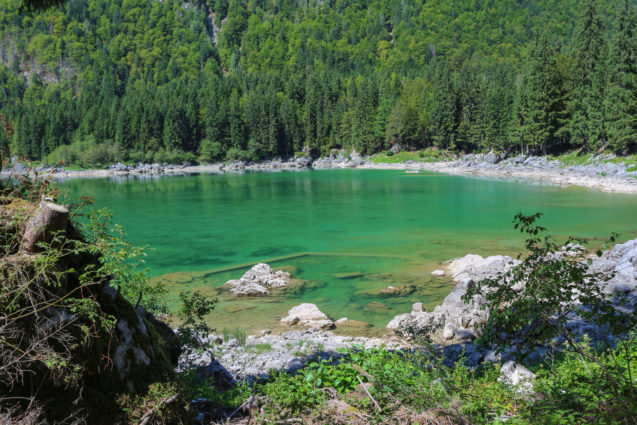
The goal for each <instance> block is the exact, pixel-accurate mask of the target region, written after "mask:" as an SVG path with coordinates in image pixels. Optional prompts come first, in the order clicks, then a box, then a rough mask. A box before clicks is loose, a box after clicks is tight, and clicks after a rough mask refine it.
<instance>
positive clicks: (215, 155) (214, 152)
mask: <svg viewBox="0 0 637 425" xmlns="http://www.w3.org/2000/svg"><path fill="white" fill-rule="evenodd" d="M223 154H224V152H223V146H222V145H221V143H220V142H213V141H212V140H209V139H204V140H202V141H201V145H200V146H199V160H200V161H201V162H215V161H220V160H221V159H223Z"/></svg>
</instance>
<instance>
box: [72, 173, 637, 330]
mask: <svg viewBox="0 0 637 425" xmlns="http://www.w3.org/2000/svg"><path fill="white" fill-rule="evenodd" d="M61 186H62V190H63V192H64V193H65V194H67V195H69V196H73V197H79V196H92V197H93V198H94V199H95V200H96V205H97V206H98V207H102V206H107V207H108V208H110V209H111V210H112V211H113V212H114V213H115V220H114V221H115V222H116V223H119V224H121V225H122V226H124V229H125V230H126V232H127V233H128V236H129V240H130V241H131V242H132V243H134V244H136V245H146V246H148V247H150V249H149V250H148V258H147V266H148V267H149V269H150V271H151V276H153V277H154V278H156V279H161V280H162V281H164V282H166V283H167V285H168V287H169V289H170V296H169V297H168V299H167V303H168V304H169V306H174V302H175V298H176V297H175V294H176V293H177V292H179V291H180V290H190V289H201V290H203V291H205V292H206V293H210V294H218V295H219V296H220V303H219V305H218V306H217V308H216V311H215V312H214V313H213V315H212V316H211V317H210V321H211V322H212V324H213V325H215V326H216V327H217V328H219V329H221V328H224V327H226V328H233V327H241V328H244V329H245V330H247V331H253V330H255V329H260V328H264V327H270V328H276V326H277V323H278V319H279V318H281V317H283V316H285V315H286V312H287V310H288V309H289V308H290V307H292V306H294V305H296V304H299V303H301V302H311V303H314V304H317V305H318V307H319V308H320V309H321V310H322V311H324V312H325V313H327V314H328V315H329V316H330V317H332V318H333V319H338V318H340V317H349V318H350V319H356V320H359V321H364V322H368V323H371V324H372V325H374V326H376V327H384V326H385V325H386V324H387V322H388V321H389V320H390V319H391V318H392V317H393V316H394V315H396V314H399V313H405V312H408V311H410V310H411V305H412V303H414V302H416V301H422V302H423V303H424V304H425V307H426V308H428V309H431V308H433V307H434V306H435V305H436V304H438V303H439V302H440V301H441V300H442V299H443V298H444V297H445V296H446V295H447V294H448V292H449V290H450V288H451V287H452V285H453V283H452V282H450V281H449V280H447V279H444V278H443V279H441V278H432V277H431V276H430V272H431V271H432V270H434V269H436V268H438V267H439V266H438V264H439V263H440V262H443V261H446V260H449V259H451V258H454V257H457V256H462V255H465V254H467V253H476V254H482V255H488V254H495V253H508V254H517V253H519V252H521V251H522V241H523V237H522V235H520V234H519V233H518V232H516V231H514V230H513V227H512V219H513V216H514V215H515V214H516V213H518V212H524V213H527V214H529V213H534V212H538V211H539V212H543V213H544V214H545V215H544V218H543V219H542V221H541V223H542V224H543V225H544V226H546V227H548V228H549V230H550V231H551V232H552V233H553V234H555V235H566V234H572V235H577V236H586V237H607V236H609V235H610V233H611V232H613V231H616V232H619V233H620V234H621V236H622V239H629V238H636V237H637V196H631V195H621V194H609V193H603V192H597V191H592V190H587V189H581V188H559V187H555V186H548V185H537V184H528V183H519V182H504V181H496V180H487V179H478V178H468V177H459V176H449V175H443V174H434V173H422V172H421V173H419V174H408V173H405V172H404V171H381V170H325V171H303V172H280V173H246V174H233V173H227V174H221V175H213V174H201V175H195V176H174V177H161V178H144V179H140V178H134V177H131V178H118V179H76V180H68V181H66V182H64V183H63V184H62V185H61ZM260 261H266V262H268V263H269V264H270V265H272V266H273V267H275V268H284V269H286V270H289V271H291V272H292V273H293V275H294V276H295V277H296V278H298V279H300V281H299V282H297V283H295V284H294V285H293V286H292V287H291V288H290V289H289V290H286V291H285V292H279V293H275V294H274V295H273V296H271V297H267V298H244V299H233V298H231V297H230V296H228V294H226V293H225V292H224V291H222V290H220V288H221V287H222V286H223V284H224V283H225V282H226V281H227V280H229V279H238V278H239V277H241V275H242V274H243V273H244V272H245V270H247V268H249V265H251V264H255V263H257V262H260ZM388 285H392V286H402V285H407V286H411V287H412V290H413V292H411V293H410V294H408V295H403V296H383V295H381V294H379V292H378V291H379V290H380V289H382V288H385V287H387V286H388Z"/></svg>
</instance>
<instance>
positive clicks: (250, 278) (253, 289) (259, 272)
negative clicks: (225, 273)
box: [226, 263, 291, 297]
mask: <svg viewBox="0 0 637 425" xmlns="http://www.w3.org/2000/svg"><path fill="white" fill-rule="evenodd" d="M290 279H291V276H290V273H286V272H283V271H274V270H273V269H272V267H270V266H268V265H267V264H265V263H259V264H257V265H256V266H254V267H252V268H251V269H250V270H248V271H247V272H245V274H244V275H243V276H242V277H241V279H238V280H237V279H235V280H229V281H227V282H226V286H227V287H228V288H230V293H231V294H232V295H234V296H237V297H250V296H263V295H268V288H281V287H283V286H286V285H287V284H288V283H289V282H290Z"/></svg>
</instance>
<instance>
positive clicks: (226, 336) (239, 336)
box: [221, 328, 246, 347]
mask: <svg viewBox="0 0 637 425" xmlns="http://www.w3.org/2000/svg"><path fill="white" fill-rule="evenodd" d="M221 333H222V335H223V341H224V342H228V341H230V340H231V339H236V340H237V342H238V343H239V345H240V346H242V347H243V346H244V345H246V333H245V332H244V331H242V330H241V329H239V328H234V329H228V328H223V331H222V332H221Z"/></svg>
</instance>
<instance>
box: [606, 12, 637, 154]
mask: <svg viewBox="0 0 637 425" xmlns="http://www.w3.org/2000/svg"><path fill="white" fill-rule="evenodd" d="M606 120H607V121H606V131H607V134H608V142H609V145H610V147H611V148H612V149H613V150H615V151H617V152H626V151H629V150H632V151H635V150H637V16H636V15H635V8H634V7H633V5H632V4H631V1H630V0H625V1H624V5H623V7H622V9H621V11H620V13H619V17H618V27H617V32H616V33H615V37H614V38H613V40H612V41H611V47H610V53H609V60H608V89H607V96H606Z"/></svg>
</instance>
